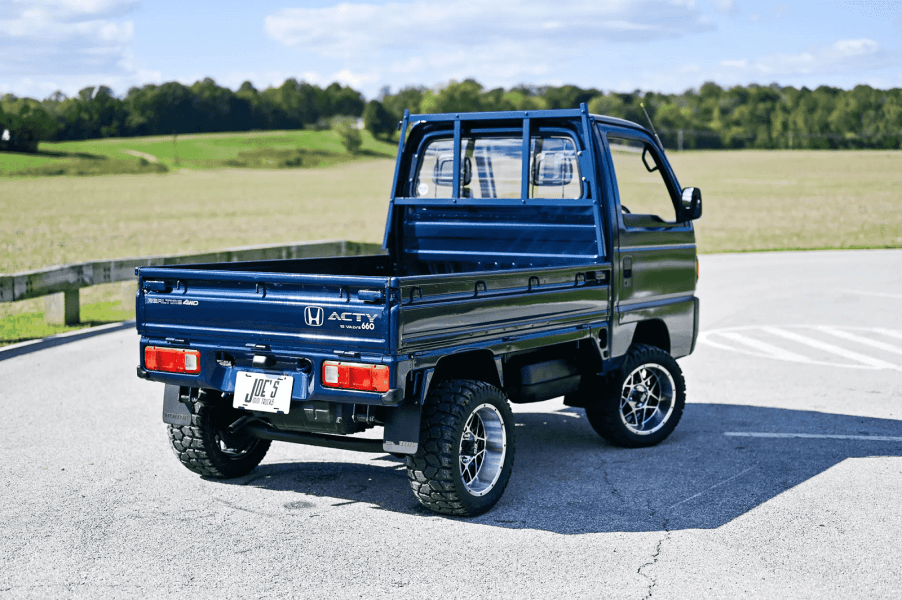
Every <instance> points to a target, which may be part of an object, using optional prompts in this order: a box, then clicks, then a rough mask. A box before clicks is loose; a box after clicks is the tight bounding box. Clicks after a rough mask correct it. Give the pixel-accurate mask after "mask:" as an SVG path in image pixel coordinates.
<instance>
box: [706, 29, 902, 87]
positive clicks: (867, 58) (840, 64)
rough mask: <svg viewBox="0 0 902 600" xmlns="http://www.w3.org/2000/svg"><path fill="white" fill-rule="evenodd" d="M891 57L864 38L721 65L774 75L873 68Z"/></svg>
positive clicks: (745, 73) (739, 72) (743, 73)
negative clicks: (795, 52) (793, 52)
mask: <svg viewBox="0 0 902 600" xmlns="http://www.w3.org/2000/svg"><path fill="white" fill-rule="evenodd" d="M888 60H889V57H888V56H887V54H886V52H884V51H883V49H882V48H881V46H880V44H879V43H877V42H876V41H874V40H871V39H867V38H862V39H854V40H839V41H837V42H835V43H833V44H831V45H830V46H826V47H821V48H813V49H810V50H808V51H805V52H799V53H797V54H771V55H768V56H763V57H760V58H757V59H754V60H724V61H721V63H720V66H721V67H722V68H724V69H725V74H726V73H728V74H732V75H734V76H736V75H741V76H749V77H753V76H756V75H757V76H761V77H771V78H774V77H784V76H792V75H818V74H835V73H841V72H846V71H851V70H870V69H873V68H876V67H881V66H886V63H887V61H888ZM733 78H734V77H730V79H733Z"/></svg>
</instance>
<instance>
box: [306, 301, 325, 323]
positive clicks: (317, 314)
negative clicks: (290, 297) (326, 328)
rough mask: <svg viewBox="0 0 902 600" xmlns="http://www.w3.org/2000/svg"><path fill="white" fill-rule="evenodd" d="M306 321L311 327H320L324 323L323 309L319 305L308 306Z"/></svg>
mask: <svg viewBox="0 0 902 600" xmlns="http://www.w3.org/2000/svg"><path fill="white" fill-rule="evenodd" d="M304 322H306V323H307V325H308V326H309V327H320V326H322V324H323V309H322V308H320V307H319V306H308V307H307V308H305V309H304Z"/></svg>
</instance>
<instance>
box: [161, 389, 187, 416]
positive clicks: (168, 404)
mask: <svg viewBox="0 0 902 600" xmlns="http://www.w3.org/2000/svg"><path fill="white" fill-rule="evenodd" d="M186 389H187V388H186ZM180 395H181V388H180V387H179V386H177V385H169V384H168V383H167V384H166V389H165V391H163V422H164V423H168V424H170V425H190V424H191V411H189V410H188V407H187V406H185V405H184V404H183V403H182V402H180V401H179V396H180Z"/></svg>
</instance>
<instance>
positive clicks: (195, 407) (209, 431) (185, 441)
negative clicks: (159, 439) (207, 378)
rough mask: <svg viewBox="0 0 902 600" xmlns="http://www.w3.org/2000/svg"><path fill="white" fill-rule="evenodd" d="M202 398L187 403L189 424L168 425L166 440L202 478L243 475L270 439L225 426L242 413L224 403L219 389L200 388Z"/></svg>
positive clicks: (187, 465) (255, 463) (267, 446)
mask: <svg viewBox="0 0 902 600" xmlns="http://www.w3.org/2000/svg"><path fill="white" fill-rule="evenodd" d="M201 394H202V399H199V400H196V401H193V402H188V403H187V404H186V406H187V407H188V410H189V411H190V412H191V424H190V425H170V426H169V441H170V443H171V444H172V449H173V450H174V451H175V454H176V456H178V457H179V460H180V461H181V462H182V464H183V465H185V467H187V468H188V469H189V470H191V471H194V472H195V473H197V474H198V475H203V476H204V477H213V478H216V479H232V478H235V477H242V476H244V475H247V474H248V473H250V472H251V471H253V470H254V468H255V467H256V466H257V465H259V464H260V461H261V460H263V457H264V456H266V452H267V450H269V446H270V444H271V443H272V442H270V441H269V440H261V439H257V438H255V437H253V436H251V435H250V434H248V433H247V432H246V431H242V430H240V429H239V430H238V431H234V432H233V431H231V430H230V429H229V425H231V424H232V423H234V422H235V421H237V420H238V419H240V418H241V417H243V416H245V415H246V413H244V412H242V411H239V410H238V409H235V408H232V406H231V405H230V404H228V403H226V402H224V401H223V400H222V398H221V396H220V394H219V392H209V391H207V390H202V391H201Z"/></svg>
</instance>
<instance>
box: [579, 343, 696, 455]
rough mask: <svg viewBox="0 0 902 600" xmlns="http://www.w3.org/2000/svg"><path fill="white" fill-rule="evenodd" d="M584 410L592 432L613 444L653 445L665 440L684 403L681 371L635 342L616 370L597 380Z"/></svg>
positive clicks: (662, 355) (665, 357) (668, 358)
mask: <svg viewBox="0 0 902 600" xmlns="http://www.w3.org/2000/svg"><path fill="white" fill-rule="evenodd" d="M600 387H601V389H600V391H599V395H598V396H597V397H596V398H595V402H594V403H591V404H589V405H588V406H587V407H586V417H587V419H588V421H589V424H590V425H592V428H593V429H594V430H595V431H596V432H597V433H598V434H599V435H600V436H601V437H603V438H604V439H606V440H607V441H608V442H610V443H612V444H614V445H616V446H625V447H629V448H640V447H646V446H654V445H655V444H659V443H661V442H662V441H664V440H665V439H666V438H667V436H669V435H670V434H671V433H672V432H673V430H674V428H676V426H677V423H679V421H680V417H681V416H682V415H683V407H684V406H685V405H686V383H685V380H684V379H683V371H682V370H681V369H680V366H679V365H678V364H677V362H676V360H674V358H673V357H672V356H670V354H668V353H667V352H665V351H663V350H661V349H660V348H656V347H655V346H647V345H644V344H636V345H634V346H633V347H631V348H630V350H629V352H627V355H626V358H625V359H624V361H623V364H622V365H621V366H620V368H619V369H617V370H616V371H613V372H612V373H611V374H609V375H608V376H607V377H606V378H605V379H604V380H602V381H601V382H600Z"/></svg>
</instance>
